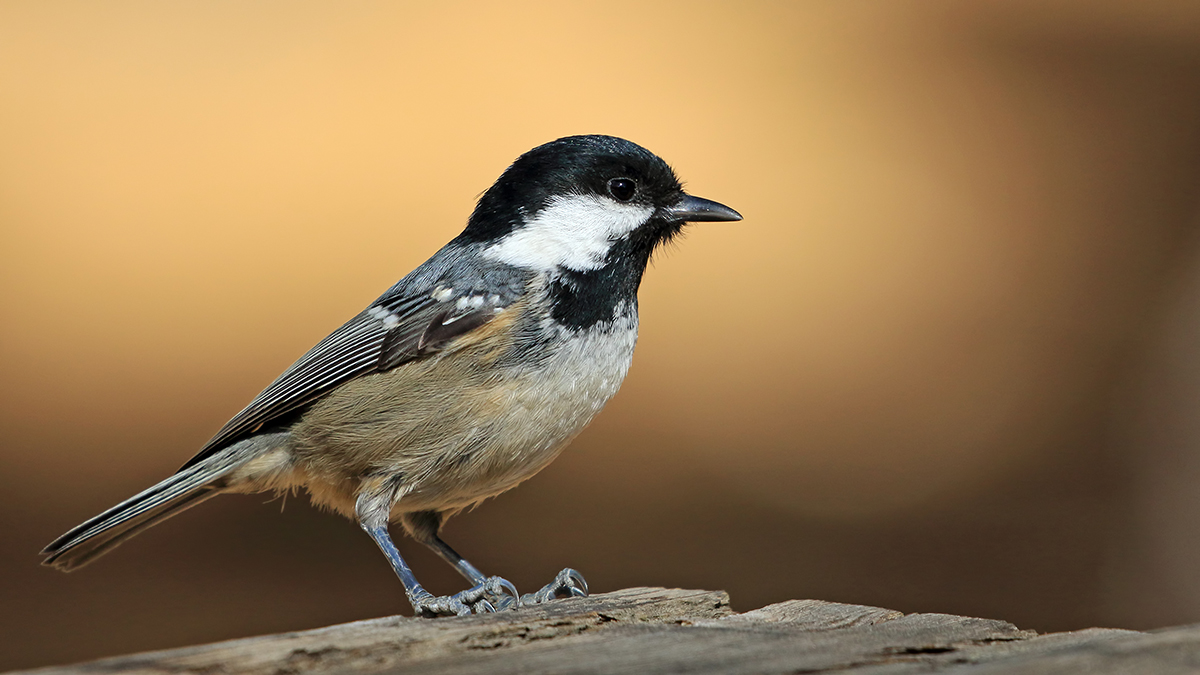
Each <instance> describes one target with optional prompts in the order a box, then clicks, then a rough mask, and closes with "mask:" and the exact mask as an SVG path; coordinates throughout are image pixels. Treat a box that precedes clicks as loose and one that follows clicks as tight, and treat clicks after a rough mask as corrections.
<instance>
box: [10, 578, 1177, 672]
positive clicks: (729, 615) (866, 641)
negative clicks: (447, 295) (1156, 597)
mask: <svg viewBox="0 0 1200 675" xmlns="http://www.w3.org/2000/svg"><path fill="white" fill-rule="evenodd" d="M25 672H26V673H28V674H33V673H37V674H38V675H98V674H101V673H104V674H110V673H112V674H115V673H120V674H122V675H125V674H130V675H133V674H139V675H140V674H146V675H151V674H154V675H164V674H172V675H174V674H178V673H199V674H202V675H317V674H320V675H324V674H326V673H346V674H358V673H371V674H374V673H397V674H402V673H425V674H428V673H450V674H455V673H461V674H463V675H467V674H476V673H501V674H502V673H514V674H515V673H568V674H569V673H656V672H678V673H684V672H686V673H730V674H735V675H736V674H739V673H746V674H750V673H755V674H764V673H767V674H770V673H825V672H839V673H856V674H857V673H871V674H872V675H883V674H889V675H891V674H904V673H926V672H941V673H964V674H965V673H968V672H969V673H971V674H972V675H974V674H976V673H980V674H988V675H993V674H996V673H1135V672H1136V673H1185V672H1186V673H1194V672H1200V626H1185V627H1180V628H1175V629H1169V630H1164V631H1158V632H1154V633H1138V632H1134V631H1125V630H1113V629H1099V628H1093V629H1088V630H1081V631H1076V632H1071V633H1054V634H1049V635H1038V634H1037V633H1034V632H1033V631H1027V630H1020V629H1018V628H1017V627H1016V626H1013V625H1012V624H1010V623H1006V622H1004V621H995V620H990V619H977V618H970V617H961V616H953V615H948V614H907V615H906V614H904V613H902V612H897V611H893V610H887V609H881V608H878V607H864V606H859V605H844V604H838V603H832V602H823V601H819V600H791V601H788V602H783V603H779V604H776V605H770V606H767V607H763V608H761V609H757V610H754V611H751V612H746V613H743V614H737V613H734V612H733V611H732V610H731V609H730V607H729V598H728V596H727V595H726V594H725V593H723V592H719V591H690V590H680V589H663V588H630V589H625V590H622V591H617V592H614V593H605V594H602V595H595V596H592V597H590V598H583V599H573V600H560V601H555V602H551V603H547V604H545V605H541V606H537V607H527V608H523V609H521V610H520V611H517V612H503V613H499V614H491V615H483V616H469V617H461V618H448V619H436V620H430V619H414V618H409V617H399V616H396V617H387V618H382V619H372V620H369V621H357V622H354V623H348V624H342V625H338V626H330V627H327V628H321V629H317V630H309V631H300V632H295V633H283V634H279V635H267V636H262V637H255V638H247V639H243V640H233V641H229V642H220V643H216V644H210V645H200V646H195V647H185V648H182V649H173V650H167V651H159V652H148V653H144V654H134V655H130V656H121V657H115V658H109V659H102V660H99V661H92V662H89V663H82V664H77V665H72V666H57V667H51V668H42V669H38V670H32V671H25Z"/></svg>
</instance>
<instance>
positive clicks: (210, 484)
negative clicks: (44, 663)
mask: <svg viewBox="0 0 1200 675" xmlns="http://www.w3.org/2000/svg"><path fill="white" fill-rule="evenodd" d="M239 449H240V448H238V446H237V445H235V446H233V447H231V448H227V449H226V450H224V451H221V452H218V453H216V454H214V455H212V456H211V457H208V458H206V459H205V460H204V461H202V462H200V463H198V464H196V465H194V466H189V467H187V468H185V469H182V470H180V471H179V473H176V474H175V475H173V476H171V477H170V478H168V479H166V480H164V481H162V482H161V483H159V484H158V485H155V486H154V487H151V488H150V489H148V490H145V491H143V492H141V493H140V494H137V495H134V496H133V497H130V498H129V499H126V500H125V501H123V502H121V503H120V504H117V505H116V506H114V507H112V508H111V509H109V510H107V511H105V512H104V513H101V514H100V515H98V516H96V517H94V518H91V519H90V520H88V521H87V522H85V523H83V524H81V525H78V526H76V527H74V528H72V529H71V530H70V531H69V532H67V533H66V534H64V535H62V536H61V537H59V538H58V539H55V540H54V541H52V542H50V545H49V546H47V547H46V548H44V549H42V555H45V556H49V557H47V558H46V559H45V560H43V561H42V564H43V565H49V566H50V567H55V568H58V569H60V570H63V571H64V572H69V571H71V570H74V569H77V568H79V567H83V566H84V565H86V564H88V563H90V562H91V561H93V560H95V559H96V558H98V557H100V556H101V555H104V554H105V553H108V552H109V551H111V550H112V549H114V548H116V546H117V545H118V544H120V543H121V542H123V541H125V540H126V539H128V538H130V537H132V536H133V535H135V534H138V533H139V532H141V531H142V530H145V529H146V528H148V527H151V526H152V525H157V524H158V523H160V522H162V521H164V520H166V519H167V518H170V517H171V516H173V515H175V514H177V513H180V512H182V511H184V510H186V509H189V508H191V507H193V506H195V505H197V504H199V503H200V502H203V501H205V500H207V499H209V498H211V497H215V496H217V495H218V494H220V493H221V492H222V489H223V488H224V487H225V483H224V480H223V478H224V477H225V476H226V475H227V474H229V472H231V471H233V470H234V469H236V468H237V467H238V466H240V465H241V464H242V462H241V461H237V460H238V459H239V458H238V457H237V455H242V454H243V453H240V452H238V450H239Z"/></svg>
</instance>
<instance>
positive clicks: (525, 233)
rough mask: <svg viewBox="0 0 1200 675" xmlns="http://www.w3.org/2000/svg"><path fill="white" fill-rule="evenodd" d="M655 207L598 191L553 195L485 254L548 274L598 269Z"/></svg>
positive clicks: (652, 212)
mask: <svg viewBox="0 0 1200 675" xmlns="http://www.w3.org/2000/svg"><path fill="white" fill-rule="evenodd" d="M653 214H654V209H653V208H651V207H649V206H637V205H634V204H622V203H620V202H617V201H615V200H612V199H609V198H608V197H601V196H598V195H570V196H566V197H555V198H554V199H553V200H551V201H550V203H549V204H548V205H547V206H546V207H545V208H544V209H542V210H541V211H539V212H538V214H537V216H536V217H534V218H533V219H532V220H529V221H527V222H526V223H525V224H524V225H521V226H518V228H517V229H516V230H514V231H513V232H512V234H509V235H508V236H506V237H504V238H503V239H501V240H500V241H498V242H496V243H495V244H493V245H492V246H490V247H488V248H487V249H486V250H485V251H484V252H483V254H484V255H485V256H487V257H489V258H491V259H493V260H498V261H500V262H503V263H508V264H509V265H515V266H516V267H524V268H526V269H532V270H537V271H540V272H550V271H553V270H554V269H556V268H559V267H566V268H568V269H572V270H577V271H580V272H582V271H586V270H594V269H598V268H599V267H600V266H601V265H602V264H603V263H604V256H605V255H607V254H608V249H609V248H611V247H612V245H613V242H615V241H617V240H618V239H620V238H621V237H623V236H625V235H627V234H629V233H630V232H632V231H633V230H635V229H637V228H638V227H640V226H641V225H643V224H645V222H646V221H647V220H649V219H650V216H651V215H653Z"/></svg>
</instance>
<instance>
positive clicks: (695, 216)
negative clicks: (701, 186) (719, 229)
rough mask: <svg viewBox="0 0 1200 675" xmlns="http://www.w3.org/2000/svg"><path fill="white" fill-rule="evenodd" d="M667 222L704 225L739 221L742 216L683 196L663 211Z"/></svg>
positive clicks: (722, 205)
mask: <svg viewBox="0 0 1200 675" xmlns="http://www.w3.org/2000/svg"><path fill="white" fill-rule="evenodd" d="M664 211H665V215H666V217H667V220H670V221H673V222H677V223H681V222H682V223H705V222H721V221H727V220H741V219H742V214H740V213H738V212H737V211H734V210H733V209H731V208H729V207H728V206H725V205H724V204H718V203H717V202H714V201H712V200H709V199H702V198H700V197H693V196H691V195H684V196H683V199H681V200H679V203H678V204H676V205H674V206H670V207H667V208H666V209H664Z"/></svg>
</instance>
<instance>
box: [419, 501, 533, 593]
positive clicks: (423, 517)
mask: <svg viewBox="0 0 1200 675" xmlns="http://www.w3.org/2000/svg"><path fill="white" fill-rule="evenodd" d="M442 520H443V518H442V514H440V513H438V512H436V511H419V512H416V513H406V514H404V516H403V522H404V529H406V530H408V533H409V534H410V535H412V538H413V539H416V540H417V541H419V542H421V543H422V544H425V545H426V546H428V547H429V548H430V550H432V551H433V552H434V553H436V554H438V556H439V557H440V558H441V559H442V560H445V561H446V562H448V563H450V565H451V566H453V567H454V569H456V570H458V573H459V574H461V575H463V577H464V578H465V579H466V580H467V581H469V582H471V583H472V584H474V588H472V589H471V590H475V589H476V588H478V589H483V590H485V591H486V592H487V594H488V595H490V596H493V597H496V598H497V600H496V602H495V603H494V607H495V608H496V609H498V610H504V609H516V608H517V606H518V605H519V604H520V603H519V601H518V598H519V597H520V595H519V594H518V593H517V589H516V587H515V586H513V585H512V584H511V583H509V581H508V580H507V579H504V578H501V577H488V576H485V575H484V574H483V572H480V571H479V568H477V567H475V566H474V565H472V564H471V563H469V562H467V560H466V558H463V557H462V556H461V555H459V554H458V552H457V551H455V550H454V549H452V548H450V545H449V544H447V543H446V542H444V541H442V538H441V537H440V536H438V530H440V529H441V527H442ZM485 602H486V601H485Z"/></svg>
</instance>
